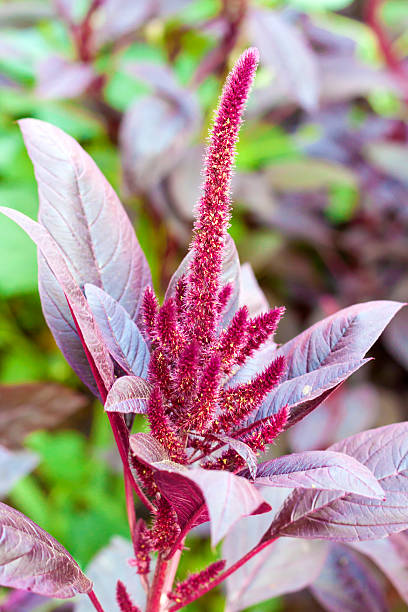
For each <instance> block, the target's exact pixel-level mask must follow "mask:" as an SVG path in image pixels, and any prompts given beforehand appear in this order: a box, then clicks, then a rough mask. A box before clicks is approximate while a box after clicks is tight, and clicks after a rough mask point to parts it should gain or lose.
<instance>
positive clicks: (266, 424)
mask: <svg viewBox="0 0 408 612" xmlns="http://www.w3.org/2000/svg"><path fill="white" fill-rule="evenodd" d="M288 416H289V409H288V407H287V406H284V407H283V408H281V410H279V412H278V413H277V414H274V415H272V416H271V417H269V418H268V419H265V421H263V422H261V423H259V424H258V426H257V427H254V428H252V429H251V430H250V431H248V432H247V433H246V434H244V435H240V436H239V438H240V440H242V441H243V442H245V444H247V445H248V446H249V447H250V448H251V449H252V450H253V451H255V452H256V451H263V450H265V446H266V445H267V444H270V443H271V442H273V441H274V440H275V438H277V437H278V436H279V434H281V433H282V431H283V430H284V429H285V426H286V424H287V422H288ZM234 437H235V436H234Z"/></svg>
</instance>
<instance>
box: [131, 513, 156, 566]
mask: <svg viewBox="0 0 408 612" xmlns="http://www.w3.org/2000/svg"><path fill="white" fill-rule="evenodd" d="M134 548H135V558H134V559H132V560H131V561H130V564H131V565H132V566H135V567H136V569H137V573H138V574H141V575H146V574H148V573H149V572H150V553H151V552H152V550H153V549H154V544H153V538H152V533H151V531H150V530H149V529H148V528H147V525H146V523H145V522H144V520H143V519H139V520H138V521H137V523H136V530H135V536H134Z"/></svg>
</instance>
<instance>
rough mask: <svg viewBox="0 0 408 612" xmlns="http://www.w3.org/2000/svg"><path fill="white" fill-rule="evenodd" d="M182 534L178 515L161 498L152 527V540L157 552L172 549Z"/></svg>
mask: <svg viewBox="0 0 408 612" xmlns="http://www.w3.org/2000/svg"><path fill="white" fill-rule="evenodd" d="M179 534H180V526H179V524H178V521H177V514H176V513H175V511H174V510H173V508H172V507H171V506H170V504H169V503H168V501H167V500H166V499H164V497H161V498H160V501H159V504H158V511H157V514H156V516H155V519H154V523H153V527H152V538H153V542H154V548H155V550H160V551H163V550H167V549H168V548H171V546H172V545H173V544H174V542H175V541H176V540H177V538H178V536H179Z"/></svg>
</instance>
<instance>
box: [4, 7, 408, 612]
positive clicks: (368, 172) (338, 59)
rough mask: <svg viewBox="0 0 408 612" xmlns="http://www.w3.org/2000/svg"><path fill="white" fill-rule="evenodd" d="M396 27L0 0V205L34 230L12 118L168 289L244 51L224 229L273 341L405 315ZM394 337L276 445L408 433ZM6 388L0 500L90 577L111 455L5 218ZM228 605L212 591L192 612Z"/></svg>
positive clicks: (24, 251)
mask: <svg viewBox="0 0 408 612" xmlns="http://www.w3.org/2000/svg"><path fill="white" fill-rule="evenodd" d="M407 25H408V5H407V3H406V0H386V1H384V2H383V1H382V0H360V1H357V0H356V1H354V2H353V1H352V0H281V1H280V0H276V1H273V0H257V1H256V0H251V1H249V0H223V1H221V0H167V1H164V0H153V1H148V0H138V1H137V2H136V1H134V0H96V1H95V0H94V1H93V2H92V1H91V0H55V1H54V2H53V1H51V0H43V1H41V0H38V1H37V0H9V1H7V0H2V2H0V201H1V203H2V204H3V205H6V206H11V207H14V208H17V209H19V210H21V211H23V212H25V213H27V214H29V215H31V216H33V217H35V216H36V214H37V206H38V204H37V195H36V184H35V181H34V176H33V171H32V167H31V164H30V161H29V159H28V156H27V154H26V153H25V149H24V146H23V142H22V138H21V135H20V133H19V130H18V126H17V125H16V120H18V119H19V118H22V117H27V116H29V117H36V118H38V119H43V120H46V121H50V122H51V123H53V124H55V125H57V126H59V127H61V128H62V129H64V130H66V131H67V132H68V133H69V134H71V135H72V136H74V137H75V138H76V139H77V140H79V142H80V143H81V144H82V146H84V148H85V149H86V150H87V151H88V152H89V153H90V155H91V156H92V157H93V158H94V159H95V161H96V162H97V164H98V165H99V167H100V168H101V170H102V171H103V173H104V174H105V175H106V176H107V178H108V179H109V181H110V182H111V183H112V185H113V186H114V187H115V189H116V190H117V191H118V192H119V194H120V196H121V198H122V201H123V202H124V204H125V205H126V206H127V209H128V211H129V215H130V216H131V218H132V220H134V223H135V227H136V231H137V235H138V238H139V241H140V242H141V244H142V247H143V249H144V251H145V253H146V256H147V258H148V260H149V263H150V265H151V268H152V272H153V278H154V283H155V287H156V289H157V290H158V291H159V292H160V291H161V292H163V291H164V289H165V287H166V284H167V281H168V279H169V277H170V275H171V273H172V271H174V269H175V267H176V266H177V264H178V262H179V261H180V259H181V257H182V256H183V254H184V252H185V249H186V246H187V245H188V241H189V233H190V228H191V219H192V212H193V207H194V203H195V201H196V199H197V194H198V187H199V184H200V180H201V178H200V164H201V161H202V155H203V145H204V143H205V138H206V134H207V130H208V126H209V123H210V121H211V116H212V110H213V108H214V107H215V105H216V102H217V97H218V95H219V92H220V87H221V84H222V82H223V79H224V78H225V75H226V74H227V72H228V69H229V67H230V66H231V64H232V62H233V61H234V59H235V58H236V57H237V55H238V54H239V52H240V51H241V50H242V49H243V48H245V47H246V46H248V45H251V44H255V45H256V46H258V47H259V49H260V52H261V67H260V69H259V72H258V76H257V81H256V85H255V89H254V91H253V95H252V97H251V101H250V104H249V107H248V112H247V119H246V122H245V124H244V127H243V129H242V133H241V139H240V143H239V147H238V153H239V155H238V161H237V169H236V173H235V178H234V188H233V199H234V201H235V205H234V218H233V224H232V227H231V234H232V236H233V237H234V239H235V241H236V243H237V246H238V250H239V252H240V256H241V261H243V262H244V261H250V262H251V264H252V265H253V268H254V270H255V273H256V275H257V277H258V279H259V281H260V283H261V285H262V288H263V289H264V290H265V292H266V295H267V297H268V299H269V301H270V303H271V304H272V305H279V304H284V305H285V306H286V307H287V313H286V316H285V319H284V321H283V322H282V324H281V328H280V331H279V337H278V340H279V341H285V340H287V339H289V338H291V337H293V336H294V335H296V334H297V333H298V332H300V331H301V330H302V329H304V328H305V327H306V326H307V325H308V324H310V323H312V322H314V321H315V320H318V319H320V318H322V317H323V316H325V315H328V314H331V313H332V312H334V311H335V310H337V309H339V308H341V307H343V306H347V305H349V304H352V303H354V302H359V301H366V300H370V299H398V300H403V301H404V300H406V298H407V288H408V276H407V263H408V250H407V248H406V246H407V242H406V240H407V226H408V208H407V200H408V197H407V196H408V148H407V141H408V111H407V108H408V107H407V101H408V63H407V59H406V58H407V54H408V29H407ZM407 333H408V315H407V313H406V311H405V310H404V311H403V312H402V313H401V314H400V315H399V317H397V319H396V320H395V322H394V323H393V324H392V325H391V327H390V328H389V330H388V331H387V332H386V334H385V335H384V337H383V340H382V341H381V343H377V345H376V347H375V348H374V351H373V353H372V354H373V355H374V356H375V357H376V360H375V361H374V362H372V363H371V364H369V365H368V366H366V367H365V368H364V370H363V371H362V372H361V373H359V374H357V375H355V376H354V377H353V379H352V381H351V382H350V383H349V384H348V385H347V386H345V387H343V388H342V389H341V390H340V391H339V392H338V393H336V395H335V396H334V397H333V398H332V399H329V400H328V401H327V402H326V404H325V405H323V406H322V407H321V408H319V409H318V410H317V411H316V412H315V413H313V414H312V415H310V416H309V417H308V419H306V421H305V422H304V425H303V423H302V426H303V427H302V430H301V433H299V430H297V429H296V428H294V432H293V434H292V435H291V437H290V438H286V439H285V440H284V441H282V442H280V445H281V446H286V449H290V448H292V449H295V450H299V449H306V448H325V447H326V446H327V445H328V444H329V443H331V442H332V441H333V440H334V439H337V438H341V437H344V436H346V435H349V434H351V433H354V432H355V431H358V430H360V429H364V428H367V427H370V426H374V425H381V424H385V423H389V422H392V421H395V420H401V419H406V418H407V412H406V407H405V405H406V400H407V397H408V392H407V386H406V382H405V381H406V368H407V367H408V340H407ZM0 382H1V387H0V443H1V444H3V445H5V446H7V447H9V448H18V447H19V446H21V444H24V446H25V447H27V448H29V449H31V450H33V451H35V452H36V453H38V455H39V457H40V463H39V465H38V467H37V468H36V469H35V471H34V472H33V473H32V474H30V475H29V476H26V477H25V478H24V479H22V480H21V481H20V482H19V483H18V484H17V485H16V486H15V487H14V488H13V490H12V491H11V493H10V494H9V498H8V500H9V502H10V503H11V504H12V505H14V506H15V507H17V508H19V509H20V510H22V511H23V512H25V513H26V514H27V515H29V516H30V517H31V518H32V519H33V520H34V521H36V522H38V523H39V524H40V525H41V526H42V527H43V528H45V529H46V530H48V531H50V532H51V533H52V534H53V535H54V536H55V537H56V538H58V539H59V540H60V541H61V542H62V543H63V544H64V545H65V546H66V547H67V548H68V550H69V551H70V552H71V553H72V554H73V556H74V557H75V558H76V559H77V560H78V561H79V562H80V563H81V565H83V566H86V565H87V564H88V563H89V561H90V560H91V559H92V558H93V557H94V555H95V553H96V552H97V551H99V550H100V549H101V548H103V547H104V546H105V545H106V544H107V543H108V542H109V540H110V538H111V537H112V536H113V535H114V534H119V535H122V536H124V537H126V536H127V524H126V516H125V508H124V501H123V490H122V484H121V479H120V476H119V473H118V471H117V461H116V459H115V455H114V453H113V451H112V441H111V437H110V433H109V430H108V428H107V425H106V422H105V420H104V415H103V413H102V410H101V407H100V406H99V405H93V403H92V400H91V398H90V397H89V395H88V394H87V392H86V390H85V389H84V388H83V387H82V386H81V384H80V383H79V381H78V380H77V379H76V377H75V375H74V374H73V373H72V371H71V370H70V368H69V366H68V365H67V364H66V363H65V361H64V359H63V357H62V355H61V354H60V353H59V351H58V349H57V348H56V346H55V344H54V341H53V339H52V336H51V334H50V333H49V331H48V330H47V328H46V327H45V324H44V320H43V317H42V313H41V306H40V301H39V297H38V293H37V280H36V253H35V248H34V247H33V245H32V244H31V243H30V241H29V240H28V239H27V238H26V237H25V236H24V235H23V234H22V232H21V231H20V230H19V229H18V228H16V227H14V226H12V224H11V223H9V222H8V221H3V220H2V221H1V223H0ZM26 383H34V384H33V385H30V386H28V387H27V386H22V385H23V384H24V385H25V384H26ZM60 385H64V387H67V388H68V389H61V387H60ZM136 427H143V424H141V423H139V422H137V424H136ZM280 450H281V449H278V448H275V449H274V452H280ZM190 546H191V553H190V555H189V558H188V562H185V563H184V567H183V565H182V566H181V570H180V571H181V573H183V572H184V573H185V572H186V571H187V570H189V571H196V570H197V569H200V568H201V567H204V566H205V565H206V564H208V562H209V561H210V560H211V559H213V558H215V557H216V554H217V553H216V551H211V550H210V548H209V546H208V545H207V544H206V543H205V541H204V540H202V539H201V538H200V537H196V538H195V539H194V538H193V539H192V540H191V542H190ZM388 591H389V593H388V594H389V601H390V605H391V606H392V609H393V610H398V609H403V608H400V607H399V606H400V604H399V602H398V598H397V597H396V595H395V593H394V592H393V590H392V589H391V587H389V590H388ZM222 606H223V599H222V594H221V593H220V592H217V593H213V594H210V595H209V596H208V597H207V598H206V599H204V600H203V601H199V602H197V603H195V604H194V605H191V606H190V609H191V610H206V609H207V610H208V609H211V610H214V611H216V610H218V609H220V610H221V609H222ZM39 609H40V608H39ZM41 609H45V608H41ZM308 609H310V610H318V609H319V606H318V604H317V603H316V602H315V601H314V600H312V598H311V596H310V595H309V594H308V593H306V592H302V593H300V594H294V595H291V596H287V597H285V598H281V599H279V600H274V601H273V602H272V601H268V602H267V603H266V604H260V605H258V606H255V607H253V608H251V610H253V612H255V610H257V611H258V612H261V610H282V611H283V610H285V611H286V610H288V611H289V610H308Z"/></svg>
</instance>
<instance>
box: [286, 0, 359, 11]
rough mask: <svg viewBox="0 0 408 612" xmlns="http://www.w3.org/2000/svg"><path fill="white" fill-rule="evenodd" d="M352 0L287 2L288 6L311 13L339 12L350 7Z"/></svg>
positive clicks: (299, 0) (290, 0) (298, 0)
mask: <svg viewBox="0 0 408 612" xmlns="http://www.w3.org/2000/svg"><path fill="white" fill-rule="evenodd" d="M352 2H353V0H287V4H289V6H294V7H295V8H297V9H300V10H301V11H305V12H309V11H310V12H313V11H340V10H341V9H344V8H346V6H350V4H351V3H352Z"/></svg>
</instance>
